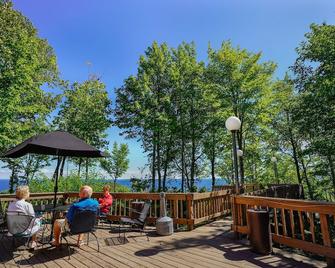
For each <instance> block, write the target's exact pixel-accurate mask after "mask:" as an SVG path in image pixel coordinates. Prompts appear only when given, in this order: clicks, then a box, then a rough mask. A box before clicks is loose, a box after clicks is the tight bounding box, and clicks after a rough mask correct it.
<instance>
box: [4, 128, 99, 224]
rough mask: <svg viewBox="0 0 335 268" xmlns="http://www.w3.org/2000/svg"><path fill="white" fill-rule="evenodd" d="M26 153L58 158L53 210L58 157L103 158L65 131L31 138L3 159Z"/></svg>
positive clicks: (93, 149) (56, 175) (56, 181)
mask: <svg viewBox="0 0 335 268" xmlns="http://www.w3.org/2000/svg"><path fill="white" fill-rule="evenodd" d="M28 153H33V154H43V155H56V156H57V157H58V161H57V166H56V170H55V178H54V179H55V188H54V202H53V205H54V208H55V207H56V202H57V192H58V176H59V166H60V157H61V156H69V157H85V158H96V157H104V156H105V155H104V153H103V152H101V151H100V150H98V149H96V148H94V147H93V146H91V145H88V144H87V143H86V142H84V141H83V140H81V139H79V138H77V137H76V136H74V135H72V134H70V133H68V132H65V131H52V132H48V133H45V134H40V135H37V136H34V137H31V138H29V139H27V140H25V141H24V142H22V143H20V144H19V145H17V146H16V147H14V148H12V149H11V150H9V151H8V152H6V153H5V154H4V155H3V157H8V158H18V157H21V156H24V155H26V154H28ZM52 222H53V221H52Z"/></svg>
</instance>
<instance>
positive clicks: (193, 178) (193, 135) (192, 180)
mask: <svg viewBox="0 0 335 268" xmlns="http://www.w3.org/2000/svg"><path fill="white" fill-rule="evenodd" d="M194 132H195V131H194V128H193V129H192V160H191V174H190V191H191V192H194V191H195V187H194V186H195V185H194V182H195V161H196V160H195V153H196V143H195V133H194Z"/></svg>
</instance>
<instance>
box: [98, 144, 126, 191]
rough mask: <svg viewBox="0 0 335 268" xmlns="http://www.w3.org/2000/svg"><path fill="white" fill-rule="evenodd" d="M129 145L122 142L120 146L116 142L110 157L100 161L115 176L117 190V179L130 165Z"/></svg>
mask: <svg viewBox="0 0 335 268" xmlns="http://www.w3.org/2000/svg"><path fill="white" fill-rule="evenodd" d="M128 154H129V149H128V145H127V144H125V143H121V144H120V146H119V145H118V144H117V143H116V142H114V144H113V149H112V151H111V153H110V156H109V157H106V158H105V159H102V160H101V161H100V164H101V167H102V168H103V169H104V170H105V171H106V172H107V173H108V174H109V175H110V176H111V177H112V178H113V180H114V187H113V189H114V190H113V191H114V192H115V186H116V180H117V179H118V178H120V177H121V176H122V175H123V174H124V173H125V172H126V171H127V170H128V167H129V159H128Z"/></svg>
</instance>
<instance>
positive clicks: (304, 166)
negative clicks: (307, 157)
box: [300, 157, 314, 200]
mask: <svg viewBox="0 0 335 268" xmlns="http://www.w3.org/2000/svg"><path fill="white" fill-rule="evenodd" d="M300 163H301V166H302V170H303V174H304V178H305V181H306V184H307V189H308V194H309V198H310V199H311V200H314V194H313V189H312V186H311V184H310V181H309V179H308V176H307V167H306V165H305V162H304V159H303V157H301V158H300Z"/></svg>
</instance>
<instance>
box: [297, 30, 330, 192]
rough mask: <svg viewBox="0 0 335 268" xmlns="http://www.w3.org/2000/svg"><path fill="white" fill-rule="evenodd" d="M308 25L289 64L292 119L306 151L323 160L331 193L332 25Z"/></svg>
mask: <svg viewBox="0 0 335 268" xmlns="http://www.w3.org/2000/svg"><path fill="white" fill-rule="evenodd" d="M310 28H311V31H310V32H309V33H307V34H306V35H305V37H306V40H305V41H303V42H302V43H301V44H300V46H299V47H298V48H297V53H298V58H297V60H296V62H295V64H294V66H293V67H292V69H293V71H294V74H295V86H296V89H297V90H298V92H299V94H298V98H297V102H296V105H295V109H294V113H293V115H294V117H293V121H294V123H295V124H296V125H297V126H298V129H299V132H300V133H301V134H302V135H305V137H306V138H307V139H308V142H306V144H305V147H306V151H308V152H309V154H314V155H317V156H319V157H320V160H321V161H322V162H325V163H326V165H324V166H327V169H328V170H327V172H326V174H327V173H328V174H327V175H328V176H329V178H330V181H331V183H332V188H333V195H335V169H334V161H335V159H334V158H335V157H334V151H335V125H334V122H335V87H334V85H335V26H334V25H328V24H322V25H317V24H312V25H311V27H310Z"/></svg>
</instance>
